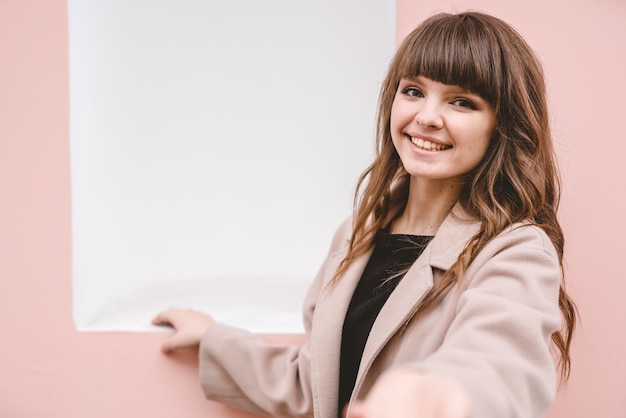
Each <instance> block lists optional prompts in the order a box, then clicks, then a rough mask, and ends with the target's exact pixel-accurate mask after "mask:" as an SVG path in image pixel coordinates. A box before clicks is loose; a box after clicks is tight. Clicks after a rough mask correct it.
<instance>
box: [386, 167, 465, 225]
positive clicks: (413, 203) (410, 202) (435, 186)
mask: <svg viewBox="0 0 626 418" xmlns="http://www.w3.org/2000/svg"><path fill="white" fill-rule="evenodd" d="M460 189H461V184H460V183H450V182H434V181H428V182H426V181H420V180H419V179H416V178H414V177H412V178H411V180H410V184H409V196H408V199H407V203H406V206H405V208H404V211H403V212H402V213H401V214H400V216H399V217H398V218H397V219H396V220H395V221H394V222H393V224H392V226H391V232H392V233H394V234H411V235H431V236H432V235H435V234H436V233H437V230H438V229H439V226H440V225H441V223H442V222H443V221H444V219H445V218H446V216H448V213H449V212H450V210H451V209H452V206H454V204H455V203H456V201H457V200H458V196H459V191H460Z"/></svg>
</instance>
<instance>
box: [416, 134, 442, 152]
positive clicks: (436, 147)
mask: <svg viewBox="0 0 626 418" xmlns="http://www.w3.org/2000/svg"><path fill="white" fill-rule="evenodd" d="M409 138H410V139H411V142H412V143H413V144H414V145H416V146H418V147H420V148H421V149H423V150H426V151H443V150H446V149H449V148H452V146H450V145H443V144H435V143H434V142H430V141H425V140H423V139H422V138H415V137H412V136H409Z"/></svg>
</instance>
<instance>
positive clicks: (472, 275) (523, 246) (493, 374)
mask: <svg viewBox="0 0 626 418" xmlns="http://www.w3.org/2000/svg"><path fill="white" fill-rule="evenodd" d="M561 277H562V273H561V267H560V264H559V260H558V256H557V254H556V251H555V249H554V246H553V245H552V243H551V241H550V240H549V238H548V237H547V236H546V235H545V233H544V232H543V231H542V230H541V229H539V228H537V227H534V226H517V227H515V228H512V229H511V230H509V231H507V232H505V233H503V234H501V235H500V236H498V237H496V238H495V239H494V240H493V241H492V242H491V243H490V244H488V245H487V247H485V249H484V250H483V251H482V252H481V253H480V254H479V255H478V256H477V257H476V259H475V260H474V261H473V262H472V263H471V265H470V266H469V267H468V269H467V271H466V274H465V277H464V286H465V290H464V291H463V292H462V293H461V294H460V295H459V296H458V303H457V304H456V314H455V317H454V320H453V321H452V323H451V326H450V327H449V329H448V331H447V333H446V336H445V338H444V341H443V343H442V345H441V346H440V348H439V349H438V350H437V351H435V352H434V353H433V354H432V355H430V356H429V357H428V358H427V359H425V360H424V361H422V362H420V363H416V364H413V366H414V367H417V368H419V369H422V370H430V371H433V372H438V373H443V374H447V375H451V376H454V377H456V378H457V379H458V380H459V381H460V382H461V383H462V384H463V385H464V387H465V388H466V389H467V391H468V393H469V394H470V398H471V399H472V408H473V409H472V415H471V417H472V418H502V417H507V418H522V417H523V418H528V417H536V418H539V417H543V416H544V415H545V413H546V412H547V410H548V408H549V406H550V405H551V403H552V401H553V400H554V396H555V393H556V387H557V384H556V367H555V363H554V359H553V357H552V355H551V350H550V347H551V335H552V333H554V332H555V331H557V330H558V329H559V327H560V324H561V313H560V310H559V305H558V297H559V286H560V282H561ZM450 292H451V294H452V293H454V292H455V290H454V289H452V290H451V291H450ZM448 296H450V295H448Z"/></svg>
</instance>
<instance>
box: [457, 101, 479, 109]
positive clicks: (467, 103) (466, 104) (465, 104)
mask: <svg viewBox="0 0 626 418" xmlns="http://www.w3.org/2000/svg"><path fill="white" fill-rule="evenodd" d="M452 104H453V105H454V106H459V107H464V108H466V109H476V105H474V103H472V102H471V101H470V100H467V99H455V100H453V101H452Z"/></svg>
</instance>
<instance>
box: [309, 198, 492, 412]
mask: <svg viewBox="0 0 626 418" xmlns="http://www.w3.org/2000/svg"><path fill="white" fill-rule="evenodd" d="M468 219H469V216H467V215H466V214H465V213H464V211H463V210H462V209H461V208H460V207H459V205H458V204H457V205H456V206H455V207H454V208H453V209H452V211H451V213H450V214H449V215H448V216H447V217H446V219H445V220H444V222H443V223H442V224H441V226H440V227H439V230H438V231H437V234H436V235H435V236H434V237H433V239H432V241H431V242H430V243H429V245H428V246H427V247H426V248H425V249H424V251H423V252H422V254H421V255H420V257H419V258H418V259H417V260H416V261H415V263H414V264H413V266H412V267H411V268H410V270H409V271H408V272H407V274H406V275H405V277H404V278H403V279H402V280H401V281H400V283H399V284H398V287H397V288H396V290H395V291H394V292H393V293H392V294H391V296H390V297H389V299H388V301H387V303H386V304H385V305H384V306H383V308H382V310H381V311H380V313H379V315H378V317H377V319H376V321H375V322H374V325H373V327H372V330H371V332H370V336H369V338H368V341H367V344H366V346H365V350H364V352H363V357H362V360H361V367H360V369H359V374H358V376H357V382H356V386H355V393H356V391H358V389H359V385H360V384H361V383H362V381H363V376H364V375H365V373H367V371H368V370H369V367H370V366H371V364H372V363H373V361H374V359H375V357H376V356H377V355H378V353H379V352H380V350H382V348H383V347H384V345H385V344H386V342H387V341H389V339H390V338H391V337H392V336H393V335H394V334H395V333H396V332H397V331H398V329H399V328H400V327H401V326H402V325H403V324H404V323H405V322H406V321H407V319H408V317H409V316H410V314H411V312H412V311H413V309H414V307H415V306H416V305H417V304H418V303H419V302H420V301H421V299H422V298H423V296H424V295H425V294H426V293H427V292H428V291H429V290H430V289H431V288H432V286H433V274H432V272H433V268H436V269H440V270H447V269H448V268H450V267H451V266H452V264H454V262H455V261H456V259H457V258H458V256H459V254H460V253H461V251H462V250H463V247H464V246H465V244H466V243H467V241H468V240H469V239H470V238H471V237H472V236H473V235H474V234H475V233H476V232H477V231H478V228H479V226H480V224H479V223H477V222H475V221H469V220H468ZM345 231H346V233H345V240H346V245H345V248H344V249H343V250H342V251H338V252H336V253H334V254H331V255H330V256H329V257H330V259H329V266H328V270H327V271H329V272H334V271H336V269H337V268H338V266H339V263H340V262H341V260H342V259H343V257H345V255H346V250H347V243H348V242H349V239H350V236H351V228H345ZM371 253H372V251H369V252H367V253H366V254H363V255H362V256H361V257H359V258H357V259H356V260H354V262H352V264H351V265H350V266H349V267H348V269H347V270H346V272H345V273H344V274H343V276H342V277H341V279H340V280H339V281H338V282H337V283H335V284H334V285H331V286H327V284H328V283H324V284H323V285H322V286H325V288H324V290H323V291H322V294H321V295H320V299H319V300H318V305H317V306H316V311H315V316H314V323H315V324H314V326H313V329H312V334H311V340H310V341H311V344H312V347H311V349H312V351H313V353H315V354H314V358H313V364H312V367H313V373H314V374H315V376H316V377H315V380H316V382H315V383H314V392H315V393H314V398H315V401H314V402H315V410H316V415H318V416H322V417H326V416H334V414H336V412H337V411H336V408H337V394H338V391H339V373H338V370H339V352H340V350H341V330H342V329H343V321H344V318H345V313H346V311H347V309H348V305H349V304H350V300H351V299H352V294H353V293H354V290H355V288H356V286H357V284H358V282H359V280H360V278H361V275H362V274H363V271H364V270H365V266H366V264H367V261H368V260H369V258H370V256H371ZM328 276H332V273H331V274H329V275H328Z"/></svg>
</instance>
